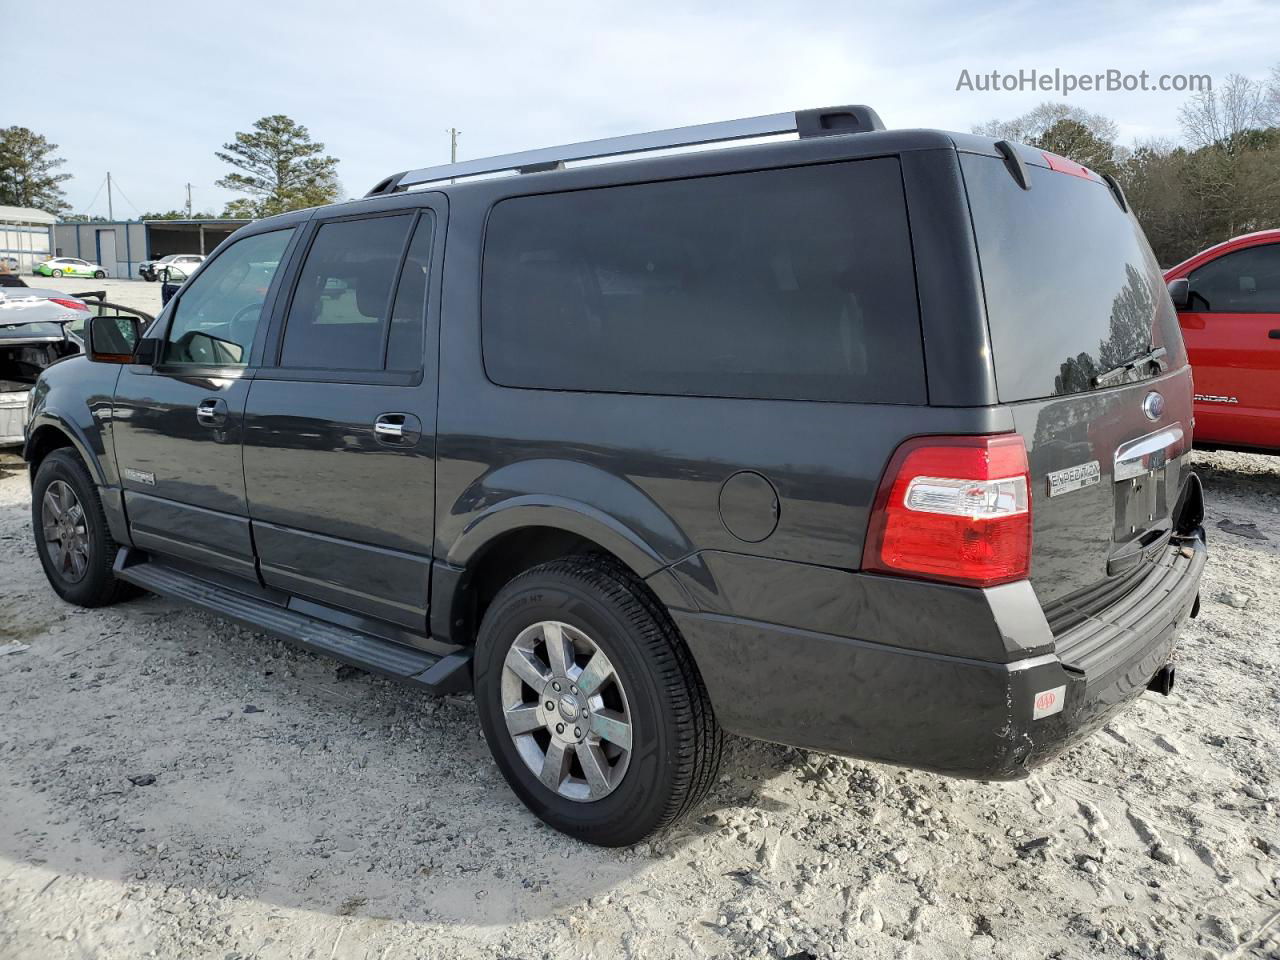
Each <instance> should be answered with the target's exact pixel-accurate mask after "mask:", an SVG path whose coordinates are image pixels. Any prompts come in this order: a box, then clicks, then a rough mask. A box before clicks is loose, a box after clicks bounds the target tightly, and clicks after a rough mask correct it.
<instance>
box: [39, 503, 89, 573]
mask: <svg viewBox="0 0 1280 960" xmlns="http://www.w3.org/2000/svg"><path fill="white" fill-rule="evenodd" d="M40 526H41V528H42V531H43V533H44V542H45V547H46V549H47V550H48V551H49V560H50V562H51V563H52V565H53V568H54V569H55V570H57V572H58V576H60V577H61V578H62V579H63V580H64V581H65V582H67V583H79V582H80V581H81V580H83V579H84V575H85V573H86V572H87V571H88V569H89V527H88V524H87V522H86V521H85V515H84V507H82V506H81V505H80V499H79V498H78V497H77V496H76V494H75V491H74V490H72V489H71V485H70V484H69V483H67V482H66V481H63V480H55V481H53V483H51V484H49V486H48V487H47V488H46V489H45V492H44V498H43V500H41V503H40Z"/></svg>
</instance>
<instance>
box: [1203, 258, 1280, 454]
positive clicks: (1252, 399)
mask: <svg viewBox="0 0 1280 960" xmlns="http://www.w3.org/2000/svg"><path fill="white" fill-rule="evenodd" d="M1187 279H1188V280H1189V284H1190V300H1189V302H1188V304H1187V309H1186V310H1183V311H1181V312H1180V313H1179V314H1178V320H1179V322H1180V323H1181V325H1182V330H1183V335H1184V336H1185V337H1186V340H1187V351H1188V353H1189V354H1190V356H1191V363H1192V365H1193V368H1194V371H1195V387H1196V427H1197V434H1198V436H1199V437H1200V438H1201V439H1202V440H1205V441H1210V442H1216V443H1224V444H1232V445H1241V446H1251V447H1263V448H1269V449H1275V448H1280V244H1276V243H1267V244H1259V245H1257V246H1250V247H1245V248H1243V249H1236V250H1232V251H1230V252H1228V253H1224V254H1222V255H1221V256H1219V257H1215V258H1214V259H1212V260H1210V261H1209V262H1208V263H1204V264H1202V265H1200V266H1199V267H1197V268H1196V269H1194V270H1192V271H1191V273H1190V274H1189V275H1188V278H1187Z"/></svg>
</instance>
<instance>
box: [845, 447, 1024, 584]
mask: <svg viewBox="0 0 1280 960" xmlns="http://www.w3.org/2000/svg"><path fill="white" fill-rule="evenodd" d="M1030 566H1031V481H1030V470H1029V469H1028V466H1027V448H1026V445H1025V444H1024V443H1023V442H1022V437H1020V436H1018V435H1017V434H998V435H995V436H979V437H918V438H916V439H914V440H908V441H907V442H906V443H904V444H902V445H901V446H900V447H898V449H897V450H896V451H895V452H894V455H893V457H892V458H891V459H890V461H889V466H888V467H887V468H886V469H885V473H884V477H883V479H882V480H881V481H880V490H879V492H878V493H877V494H876V500H875V505H874V506H873V508H872V513H871V523H870V527H869V529H868V531H867V542H866V546H865V547H864V548H863V553H862V567H863V569H864V570H871V571H875V572H878V573H890V574H896V575H898V576H906V577H917V578H920V579H925V580H942V581H946V582H948V583H961V584H965V585H967V586H974V587H990V586H995V585H996V584H998V583H1008V582H1009V581H1011V580H1021V579H1023V578H1025V577H1026V576H1027V573H1028V570H1029V569H1030Z"/></svg>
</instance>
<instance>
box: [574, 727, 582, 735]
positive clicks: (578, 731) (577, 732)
mask: <svg viewBox="0 0 1280 960" xmlns="http://www.w3.org/2000/svg"><path fill="white" fill-rule="evenodd" d="M573 735H574V736H575V737H581V736H582V731H581V730H580V729H579V728H577V727H574V728H573Z"/></svg>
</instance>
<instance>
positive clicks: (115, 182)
mask: <svg viewBox="0 0 1280 960" xmlns="http://www.w3.org/2000/svg"><path fill="white" fill-rule="evenodd" d="M111 182H112V184H113V185H114V186H115V188H116V190H117V191H119V193H120V196H122V197H124V202H125V203H127V204H129V206H131V207H133V212H134V213H136V214H137V215H138V217H139V219H141V217H142V211H141V210H139V209H138V205H137V204H136V203H134V202H133V201H132V200H130V199H129V197H128V196H127V195H126V194H125V192H124V190H123V189H121V187H120V181H119V180H112V181H111Z"/></svg>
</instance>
